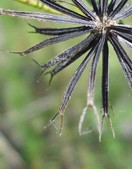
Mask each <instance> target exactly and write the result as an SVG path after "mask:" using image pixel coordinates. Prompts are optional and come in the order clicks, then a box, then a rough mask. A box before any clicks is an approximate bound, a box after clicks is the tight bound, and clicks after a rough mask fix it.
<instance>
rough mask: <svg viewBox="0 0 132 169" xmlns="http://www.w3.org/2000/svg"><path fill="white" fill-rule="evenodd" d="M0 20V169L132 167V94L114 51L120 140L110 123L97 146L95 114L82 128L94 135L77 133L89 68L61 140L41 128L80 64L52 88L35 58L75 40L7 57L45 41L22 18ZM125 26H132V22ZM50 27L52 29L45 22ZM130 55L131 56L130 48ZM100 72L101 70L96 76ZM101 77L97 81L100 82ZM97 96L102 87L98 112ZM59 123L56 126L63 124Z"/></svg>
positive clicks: (40, 58)
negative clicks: (0, 167) (22, 55)
mask: <svg viewBox="0 0 132 169" xmlns="http://www.w3.org/2000/svg"><path fill="white" fill-rule="evenodd" d="M0 6H1V7H6V8H7V9H10V8H11V9H19V10H21V9H25V8H26V9H27V8H30V9H29V10H32V11H34V9H35V8H32V7H25V6H26V5H22V4H18V3H16V2H13V3H12V4H10V1H8V0H7V1H6V2H5V1H3V2H2V1H1V2H0ZM0 22H1V23H0V30H1V31H0V37H1V41H0V44H1V47H0V48H1V49H2V50H1V59H0V60H1V62H0V68H1V71H0V86H1V91H0V105H1V106H0V112H1V115H0V119H1V125H0V154H1V156H0V166H2V168H5V169H8V168H11V166H12V165H14V166H13V167H12V168H13V169H15V168H20V167H21V168H30V169H34V168H35V169H42V168H46V169H48V168H53V169H58V168H67V169H70V168H72V169H74V168H75V169H80V168H82V169H83V168H84V169H85V168H90V169H91V168H92V169H100V168H108V169H109V168H117V169H120V168H124V169H126V168H127V169H129V168H131V166H132V162H131V158H132V153H131V152H132V148H131V140H132V133H131V131H132V126H131V124H132V122H131V119H132V113H131V110H132V105H131V99H132V96H131V94H130V91H129V89H128V86H127V84H126V81H125V79H124V77H123V74H122V72H121V69H120V67H119V64H118V62H117V60H116V59H115V53H114V52H112V50H111V51H110V54H111V55H110V56H111V57H112V60H111V72H110V74H111V81H110V90H111V92H110V100H111V104H112V107H113V113H114V118H112V120H113V123H114V124H113V125H114V127H115V131H116V139H112V137H111V132H110V131H109V128H107V124H106V125H105V131H104V135H103V140H102V143H101V144H100V143H98V139H97V133H96V130H95V129H94V127H93V126H94V125H93V123H94V121H92V119H93V117H92V115H91V118H90V116H89V115H88V117H87V118H86V120H85V124H84V126H85V125H86V126H89V129H92V133H91V134H88V135H84V136H82V137H80V136H79V135H78V132H77V125H78V121H79V116H80V112H81V109H82V108H83V107H84V103H85V99H86V98H85V89H86V84H85V82H86V78H87V76H88V69H87V70H86V71H85V72H86V73H85V74H84V75H83V77H82V78H81V79H80V82H79V83H80V84H79V85H78V86H77V89H76V93H75V94H74V96H73V99H72V101H71V103H70V105H69V107H68V109H67V111H66V114H67V116H66V117H65V128H64V132H63V135H62V136H61V137H59V136H58V134H56V132H57V131H56V129H55V128H54V127H52V126H51V127H50V128H49V129H48V130H45V131H43V126H44V125H45V124H46V122H47V121H48V120H49V119H50V118H51V117H52V115H53V112H55V111H56V109H57V107H58V105H59V100H60V98H61V96H62V95H63V90H64V88H65V84H66V82H67V80H68V79H69V78H70V76H71V72H74V71H75V69H76V67H77V66H78V64H79V63H80V62H81V60H79V61H78V62H77V63H75V64H74V65H73V66H70V67H69V68H67V69H66V70H64V71H63V72H62V73H60V74H58V75H57V76H56V77H55V79H54V81H53V82H52V84H51V86H50V88H48V80H49V79H48V77H46V76H45V77H43V78H41V80H40V82H39V83H37V80H38V77H39V73H40V69H39V67H37V66H36V65H35V64H34V63H33V62H32V58H34V59H37V60H38V61H39V62H42V61H43V62H46V61H47V59H50V58H52V56H53V55H54V54H58V53H60V52H61V51H63V50H64V49H65V48H66V47H69V46H70V45H71V44H72V42H68V43H66V42H65V43H63V45H62V46H61V49H60V46H58V45H54V46H53V47H48V51H47V49H46V50H45V49H44V50H42V51H39V52H36V53H34V54H31V56H28V57H19V56H16V55H14V54H11V53H8V51H7V50H9V51H16V50H17V51H21V50H23V49H25V48H27V46H30V45H32V44H34V43H36V42H39V41H40V40H42V39H43V38H44V37H43V36H39V35H35V34H28V33H25V32H30V31H32V29H31V28H30V27H29V26H28V25H27V24H26V22H25V21H23V20H22V19H21V20H20V19H17V18H15V19H14V18H9V17H4V16H1V20H0ZM126 22H127V23H128V22H131V18H129V19H128V20H127V21H126ZM30 23H31V24H35V25H36V24H38V25H39V26H41V27H44V26H45V23H39V22H35V21H30ZM46 26H47V27H48V26H50V25H47V24H46ZM22 32H23V34H22ZM18 42H19V43H18ZM73 42H75V41H73ZM127 52H128V53H129V55H130V54H131V53H130V50H128V51H127ZM100 74H101V70H100V68H99V71H98V75H100ZM98 75H97V81H98V82H100V81H101V79H100V76H98ZM64 77H65V78H64ZM60 79H61V80H60ZM117 82H118V83H117ZM79 86H83V87H82V88H80V87H79ZM122 89H123V90H122ZM99 98H100V85H97V93H96V100H95V101H96V102H97V105H98V108H100V106H99V105H100V101H99V100H100V99H99ZM56 125H57V128H58V126H59V124H56ZM11 157H15V158H13V159H12V158H11ZM19 166H20V167H19Z"/></svg>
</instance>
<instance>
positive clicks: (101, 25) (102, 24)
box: [95, 16, 117, 32]
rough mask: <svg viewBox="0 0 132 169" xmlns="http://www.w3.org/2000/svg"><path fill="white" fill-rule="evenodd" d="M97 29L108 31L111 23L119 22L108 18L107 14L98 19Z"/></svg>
mask: <svg viewBox="0 0 132 169" xmlns="http://www.w3.org/2000/svg"><path fill="white" fill-rule="evenodd" d="M95 24H96V30H97V31H99V32H103V31H107V28H108V27H110V26H111V25H116V24H117V22H116V21H115V20H113V19H111V18H108V17H107V16H103V18H102V19H97V20H96V23H95Z"/></svg>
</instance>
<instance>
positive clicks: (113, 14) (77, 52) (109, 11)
mask: <svg viewBox="0 0 132 169" xmlns="http://www.w3.org/2000/svg"><path fill="white" fill-rule="evenodd" d="M40 1H41V2H42V3H44V4H45V5H47V6H49V7H50V8H52V9H54V10H56V11H57V12H60V14H58V15H57V14H48V13H40V12H23V11H11V10H4V9H0V14H3V15H10V16H19V17H24V18H27V19H35V20H40V21H51V22H61V23H69V24H74V27H69V28H59V29H58V28H37V27H35V26H33V25H31V24H29V25H30V26H31V27H33V28H34V29H35V32H36V33H39V34H44V35H50V36H53V37H51V38H49V39H47V40H44V41H42V42H40V43H39V44H36V45H34V46H32V47H31V48H29V49H27V50H25V51H22V52H15V53H18V54H20V55H27V54H29V53H31V52H34V51H36V50H39V49H41V48H44V47H46V46H48V45H52V44H55V43H60V42H63V41H66V40H69V39H72V38H76V37H78V36H81V35H84V34H85V35H87V37H86V38H85V39H84V40H82V41H81V42H79V43H78V44H75V45H73V46H72V47H70V48H69V49H67V50H65V51H64V52H62V53H61V54H59V55H58V56H55V57H54V58H52V59H51V60H49V61H48V62H47V63H46V64H44V65H40V66H41V68H42V73H43V72H45V71H46V70H47V69H49V68H51V67H52V66H54V65H55V67H54V68H53V69H52V70H51V71H49V72H47V73H50V74H51V78H52V77H53V76H54V75H55V74H57V73H58V72H60V71H61V70H63V69H64V68H65V67H67V66H68V65H70V64H71V63H73V62H74V61H75V60H77V59H78V58H79V57H81V56H82V55H83V54H85V53H86V56H85V58H84V60H83V61H82V63H81V64H80V65H79V67H78V68H77V70H76V72H75V73H74V74H73V76H72V78H71V80H70V82H69V84H68V86H67V88H66V90H65V93H64V96H63V99H62V102H61V105H60V107H59V110H58V112H57V113H56V114H55V116H54V117H53V118H52V119H51V120H50V123H49V124H48V126H49V125H50V124H52V123H53V121H54V120H55V118H56V117H57V116H58V115H60V116H61V127H60V134H61V133H62V128H63V116H64V111H65V109H66V106H67V104H68V102H69V100H70V98H71V95H72V93H73V90H74V89H75V86H76V84H77V82H78V80H79V78H80V76H81V75H82V73H83V71H84V70H85V68H86V66H87V64H88V62H89V61H90V60H92V63H91V69H90V76H89V84H88V93H87V105H86V107H85V108H84V110H83V113H82V115H81V118H80V123H79V133H80V134H82V124H83V120H84V116H85V114H86V111H87V109H88V108H92V109H93V111H94V113H95V115H96V120H97V127H98V131H99V136H100V137H99V138H100V139H101V134H102V126H103V122H104V118H105V117H108V119H109V121H110V125H111V129H112V132H113V136H114V130H113V128H112V122H111V119H110V115H109V103H108V102H109V47H108V42H110V43H111V44H112V46H113V49H114V50H115V52H116V54H117V58H118V60H119V63H120V65H121V67H122V69H123V72H124V75H125V77H126V79H127V81H128V84H129V87H130V88H132V61H131V59H130V57H129V56H128V55H127V53H126V52H125V50H124V49H123V47H122V45H121V44H120V42H121V43H123V44H125V45H126V46H128V47H129V48H130V49H132V26H131V25H123V24H121V23H120V20H122V19H125V18H127V17H130V16H132V2H128V0H111V1H110V2H109V1H108V0H99V2H97V1H96V0H91V4H92V7H93V9H92V10H91V9H89V7H88V6H87V5H86V4H85V3H84V2H83V1H82V0H71V2H72V3H73V5H74V6H76V7H77V8H78V9H79V10H80V13H77V12H75V11H73V10H70V9H68V8H66V7H64V6H62V5H61V4H59V2H57V0H56V1H55V0H40ZM71 2H70V3H71ZM108 2H109V3H108ZM68 3H69V2H68ZM76 24H79V25H80V26H76ZM101 52H102V111H103V118H102V124H101V122H100V118H99V115H98V112H97V108H96V106H95V104H94V90H95V83H96V82H95V80H96V71H97V66H98V61H99V57H100V54H101ZM36 63H37V62H36Z"/></svg>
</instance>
